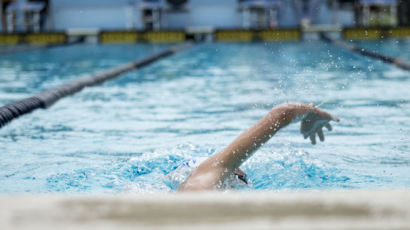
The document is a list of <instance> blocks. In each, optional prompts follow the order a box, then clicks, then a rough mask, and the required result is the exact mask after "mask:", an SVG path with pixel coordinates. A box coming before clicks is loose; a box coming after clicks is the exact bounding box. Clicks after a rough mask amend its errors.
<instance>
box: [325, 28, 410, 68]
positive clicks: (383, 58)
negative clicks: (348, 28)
mask: <svg viewBox="0 0 410 230" xmlns="http://www.w3.org/2000/svg"><path fill="white" fill-rule="evenodd" d="M320 38H321V39H322V40H323V41H325V42H327V43H330V44H332V45H335V46H338V47H342V48H344V49H347V50H350V51H353V52H356V53H359V54H361V55H363V56H367V57H372V58H375V59H379V60H381V61H383V62H385V63H389V64H392V65H394V66H397V67H399V68H401V69H404V70H407V71H410V62H409V61H407V60H404V59H401V58H394V57H390V56H387V55H384V54H380V53H377V52H375V51H371V50H367V49H363V48H361V47H358V46H356V45H353V44H350V43H348V42H345V41H341V40H334V39H331V38H330V37H328V36H327V35H326V34H324V33H321V34H320Z"/></svg>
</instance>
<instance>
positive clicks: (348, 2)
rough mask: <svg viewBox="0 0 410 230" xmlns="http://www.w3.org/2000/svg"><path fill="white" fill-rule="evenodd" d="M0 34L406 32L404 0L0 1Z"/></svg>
mask: <svg viewBox="0 0 410 230" xmlns="http://www.w3.org/2000/svg"><path fill="white" fill-rule="evenodd" d="M1 22H2V23H1V25H0V26H1V31H3V33H7V32H8V33H12V32H50V31H63V30H69V29H88V30H90V29H96V30H133V29H136V30H172V29H187V28H211V29H216V28H246V29H249V28H250V29H267V28H295V27H303V28H307V27H311V26H315V25H318V26H320V25H330V26H342V27H363V26H364V27H369V26H388V27H395V26H408V25H410V1H409V0H207V1H203V0H87V1H84V0H1Z"/></svg>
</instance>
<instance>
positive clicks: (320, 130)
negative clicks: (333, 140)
mask: <svg viewBox="0 0 410 230" xmlns="http://www.w3.org/2000/svg"><path fill="white" fill-rule="evenodd" d="M317 135H318V136H319V140H320V141H322V142H323V141H325V135H323V130H322V128H319V129H318V130H317Z"/></svg>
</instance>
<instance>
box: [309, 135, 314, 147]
mask: <svg viewBox="0 0 410 230" xmlns="http://www.w3.org/2000/svg"><path fill="white" fill-rule="evenodd" d="M309 137H310V142H312V145H315V144H316V134H315V133H312V134H310V136H309Z"/></svg>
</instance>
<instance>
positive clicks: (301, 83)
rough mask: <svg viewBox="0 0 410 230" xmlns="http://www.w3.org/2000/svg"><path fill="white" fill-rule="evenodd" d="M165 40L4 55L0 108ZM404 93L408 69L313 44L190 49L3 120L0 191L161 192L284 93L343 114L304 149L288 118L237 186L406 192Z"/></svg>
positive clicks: (407, 107) (408, 149)
mask: <svg viewBox="0 0 410 230" xmlns="http://www.w3.org/2000/svg"><path fill="white" fill-rule="evenodd" d="M406 47H407V48H408V49H409V48H410V46H409V45H408V43H407V46H406ZM163 48H165V47H158V46H151V45H121V46H115V45H111V46H90V45H78V46H74V47H60V48H53V49H48V50H39V51H34V52H26V53H21V54H14V55H6V56H1V57H0V73H1V77H0V104H4V103H7V102H10V101H13V100H16V99H19V98H23V97H24V96H27V95H31V94H33V93H36V92H38V91H40V90H43V89H47V88H49V87H52V86H55V85H59V84H61V83H62V82H65V81H68V80H70V79H74V78H76V77H78V76H80V75H83V74H87V73H91V72H94V71H97V70H100V69H104V68H106V67H109V66H112V65H116V64H118V63H122V62H126V61H128V60H133V59H138V58H139V57H142V56H145V55H147V54H150V53H153V52H156V51H159V50H161V49H163ZM409 88H410V73H409V72H406V71H403V70H401V69H398V68H396V67H393V66H391V65H388V64H385V63H382V62H380V61H376V60H373V59H368V58H364V57H362V56H360V55H358V54H355V53H351V52H349V51H345V50H343V49H341V48H338V47H333V46H329V45H327V44H325V43H322V42H319V41H315V42H301V43H267V44H264V43H249V44H225V43H219V44H218V43H217V44H200V45H197V46H196V47H194V48H192V49H190V50H187V51H184V52H182V53H178V54H176V55H174V56H172V57H169V58H166V59H163V60H161V61H159V62H156V63H154V64H152V65H150V66H148V67H146V68H144V69H141V70H138V71H134V72H131V73H128V74H125V75H124V76H122V77H121V78H118V79H116V80H113V81H110V82H107V83H105V84H103V85H101V86H98V87H92V88H87V89H85V90H83V91H82V92H80V93H78V94H76V95H73V96H71V97H67V98H65V99H63V100H61V101H59V102H58V103H56V104H55V105H54V106H52V107H51V108H49V109H48V110H38V111H35V112H33V113H31V114H29V115H26V116H24V117H21V118H19V119H17V120H15V121H13V122H12V123H10V124H9V125H8V126H6V127H4V128H2V129H1V130H0V158H1V160H0V193H8V194H9V193H11V194H15V193H55V192H57V193H61V192H62V193H91V194H96V193H123V192H131V193H150V192H168V191H172V189H171V187H170V186H169V182H168V181H167V178H166V176H165V175H166V174H168V173H169V172H171V171H173V170H174V169H175V168H177V167H178V166H179V165H180V164H182V163H183V162H185V161H186V160H189V159H191V158H193V157H204V156H205V157H206V156H209V155H211V154H213V153H215V152H216V151H218V150H220V149H222V148H223V147H225V146H226V145H227V144H229V143H230V142H231V141H232V140H233V139H234V138H235V137H236V136H237V135H239V134H240V133H241V132H242V131H244V130H245V129H247V128H248V127H249V126H251V125H252V124H253V123H255V122H256V121H257V120H258V119H260V118H261V117H262V116H263V115H264V114H266V113H267V112H268V111H269V109H270V108H271V107H272V106H274V105H276V104H279V103H283V102H285V101H287V100H288V101H301V102H313V103H315V104H322V105H321V107H322V108H323V109H326V110H328V111H329V112H331V113H332V114H334V115H337V116H339V117H340V118H341V119H342V121H341V122H340V123H337V124H334V131H333V132H328V133H325V135H326V134H327V136H326V141H325V142H324V143H318V144H317V145H315V146H313V145H311V144H310V143H309V142H308V141H307V140H304V139H303V137H302V136H301V135H300V134H299V132H298V129H299V127H298V124H292V125H290V126H289V127H287V128H285V129H283V130H281V131H280V132H279V133H278V134H277V135H276V136H275V137H273V138H272V139H271V140H270V141H269V142H268V143H266V144H265V145H264V146H263V147H262V148H261V149H260V150H259V151H258V152H257V153H256V154H255V155H254V156H253V157H252V158H250V159H249V160H248V161H247V162H246V163H245V164H244V165H243V166H242V168H243V169H244V171H246V172H247V173H248V177H249V180H250V184H251V185H250V186H249V187H248V188H246V189H249V190H281V189H306V188H307V189H337V188H352V189H357V188H401V187H407V188H408V187H410V146H409V143H410V90H409Z"/></svg>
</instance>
